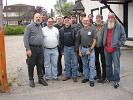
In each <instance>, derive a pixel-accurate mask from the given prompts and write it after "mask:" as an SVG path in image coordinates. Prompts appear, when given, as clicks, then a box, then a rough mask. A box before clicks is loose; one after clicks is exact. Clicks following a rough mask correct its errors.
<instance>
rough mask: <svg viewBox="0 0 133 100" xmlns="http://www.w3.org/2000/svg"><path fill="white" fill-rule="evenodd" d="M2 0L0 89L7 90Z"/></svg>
mask: <svg viewBox="0 0 133 100" xmlns="http://www.w3.org/2000/svg"><path fill="white" fill-rule="evenodd" d="M2 19H3V0H0V90H1V91H2V92H8V91H9V87H8V81H7V73H6V58H5V44H4V31H3V20H2Z"/></svg>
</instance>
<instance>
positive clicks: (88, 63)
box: [81, 47, 95, 81]
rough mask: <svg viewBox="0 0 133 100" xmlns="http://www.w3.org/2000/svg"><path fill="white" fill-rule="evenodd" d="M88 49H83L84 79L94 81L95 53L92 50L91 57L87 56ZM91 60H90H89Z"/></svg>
mask: <svg viewBox="0 0 133 100" xmlns="http://www.w3.org/2000/svg"><path fill="white" fill-rule="evenodd" d="M86 51H87V48H83V47H82V48H81V53H82V62H83V70H84V79H89V80H90V81H94V76H95V52H94V50H92V52H91V54H90V56H89V57H88V55H86ZM88 59H89V60H88Z"/></svg>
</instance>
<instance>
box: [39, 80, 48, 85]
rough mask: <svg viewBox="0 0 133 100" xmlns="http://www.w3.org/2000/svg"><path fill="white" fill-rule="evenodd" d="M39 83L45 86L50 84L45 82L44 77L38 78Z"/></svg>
mask: <svg viewBox="0 0 133 100" xmlns="http://www.w3.org/2000/svg"><path fill="white" fill-rule="evenodd" d="M38 83H39V84H42V85H43V86H48V83H47V82H45V80H44V79H39V80H38Z"/></svg>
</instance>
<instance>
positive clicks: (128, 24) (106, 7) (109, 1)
mask: <svg viewBox="0 0 133 100" xmlns="http://www.w3.org/2000/svg"><path fill="white" fill-rule="evenodd" d="M76 1H81V3H82V4H83V6H84V8H85V12H86V14H87V15H88V14H93V16H94V18H93V21H95V17H96V15H97V14H101V15H103V20H104V21H106V20H107V15H108V14H109V12H113V13H115V15H116V18H117V20H118V21H119V22H120V23H122V24H123V26H124V27H125V30H126V36H127V40H128V41H127V43H126V44H127V45H130V46H133V31H132V29H133V25H132V23H133V19H132V17H133V0H76Z"/></svg>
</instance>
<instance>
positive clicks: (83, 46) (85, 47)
mask: <svg viewBox="0 0 133 100" xmlns="http://www.w3.org/2000/svg"><path fill="white" fill-rule="evenodd" d="M82 47H83V48H90V47H91V46H82Z"/></svg>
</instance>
